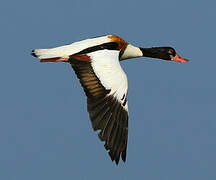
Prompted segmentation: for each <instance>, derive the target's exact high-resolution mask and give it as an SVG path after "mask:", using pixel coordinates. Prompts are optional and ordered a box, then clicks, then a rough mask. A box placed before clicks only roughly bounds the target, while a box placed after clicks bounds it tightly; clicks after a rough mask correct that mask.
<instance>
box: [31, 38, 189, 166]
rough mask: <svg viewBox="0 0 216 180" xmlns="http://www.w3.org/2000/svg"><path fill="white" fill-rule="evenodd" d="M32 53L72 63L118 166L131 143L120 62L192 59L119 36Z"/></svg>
mask: <svg viewBox="0 0 216 180" xmlns="http://www.w3.org/2000/svg"><path fill="white" fill-rule="evenodd" d="M31 54H32V55H33V56H35V57H37V58H39V59H40V62H67V63H70V64H71V66H72V68H73V70H74V71H75V73H76V75H77V77H78V78H79V81H80V83H81V85H82V87H83V90H84V91H85V94H86V96H87V110H88V113H89V117H90V120H91V124H92V127H93V129H94V131H97V130H99V133H98V137H99V138H100V140H101V141H104V142H105V144H104V147H105V149H106V150H107V151H108V153H109V155H110V157H111V160H112V161H115V162H116V164H117V165H118V163H119V159H120V157H121V159H122V160H123V161H124V162H125V161H126V152H127V142H128V100H127V99H128V98H127V96H128V81H127V76H126V74H125V72H124V71H123V69H122V68H121V65H120V63H119V62H120V61H122V60H125V59H131V58H136V57H151V58H157V59H162V60H167V61H175V62H181V63H184V62H188V60H187V59H184V58H182V57H180V56H179V54H177V53H176V51H175V49H174V48H172V47H152V48H141V47H136V46H133V45H132V44H129V43H128V42H126V41H125V40H124V39H122V38H121V37H119V36H117V35H106V36H100V37H95V38H91V39H86V40H82V41H78V42H74V43H71V44H69V45H64V46H59V47H55V48H49V49H34V50H32V53H31Z"/></svg>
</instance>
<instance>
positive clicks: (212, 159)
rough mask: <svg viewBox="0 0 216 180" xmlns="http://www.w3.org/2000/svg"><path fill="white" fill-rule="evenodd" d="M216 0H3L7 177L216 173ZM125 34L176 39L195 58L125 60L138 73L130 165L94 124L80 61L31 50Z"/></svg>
mask: <svg viewBox="0 0 216 180" xmlns="http://www.w3.org/2000/svg"><path fill="white" fill-rule="evenodd" d="M215 7H216V3H215V1H213V0H212V1H211V0H206V1H201V0H200V1H196V2H195V1H188V0H181V1H179V0H178V1H177V0H164V1H155V0H151V1H142V0H133V1H123V0H119V1H117V0H109V1H103V0H94V1H84V0H70V1H67V0H62V1H56V0H53V1H44V0H37V1H31V0H20V1H10V0H7V1H6V0H3V1H2V2H1V6H0V24H1V28H0V32H1V33H0V45H1V61H0V179H2V180H39V179H40V180H48V179H52V180H59V179H62V180H67V179H68V180H69V179H77V180H79V179H80V180H87V179H104V180H108V179H122V180H123V179H124V180H126V179H128V180H129V179H148V180H169V179H171V180H182V179H184V180H191V179H196V180H203V179H205V180H215V177H216V171H215V167H216V156H215V152H216V93H215V92H216V83H215V79H216V76H215V74H216V59H215V40H216V38H215V32H216V24H215V19H216V13H215ZM104 34H118V35H119V36H121V37H123V38H124V39H125V40H127V41H128V42H130V43H132V44H134V45H137V46H143V47H151V46H168V45H169V46H173V47H174V48H175V49H176V51H177V52H178V53H179V54H180V55H181V56H183V57H185V58H188V59H189V60H190V62H189V63H185V64H179V63H174V62H166V61H159V60H155V59H150V58H139V59H133V60H129V61H125V62H122V66H123V68H124V70H125V71H126V73H127V75H128V80H129V109H130V122H129V143H128V154H127V163H126V164H124V163H122V162H121V163H120V164H119V166H118V167H117V166H116V165H115V164H114V163H112V162H111V161H110V158H109V156H108V154H107V153H106V151H105V150H104V147H103V143H101V142H100V141H99V139H98V138H97V135H96V133H95V132H93V130H92V128H91V124H90V120H89V119H88V114H87V111H86V99H85V96H84V93H83V91H82V89H81V87H80V84H79V82H78V80H77V78H76V77H75V74H74V72H73V71H72V69H71V67H70V65H68V64H64V63H56V64H55V63H43V64H42V63H40V62H39V61H38V60H37V59H35V58H33V57H31V56H30V52H31V50H32V49H34V48H47V47H54V46H59V45H64V44H67V43H71V42H73V41H78V40H81V39H86V38H89V37H94V36H99V35H104Z"/></svg>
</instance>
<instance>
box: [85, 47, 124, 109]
mask: <svg viewBox="0 0 216 180" xmlns="http://www.w3.org/2000/svg"><path fill="white" fill-rule="evenodd" d="M87 55H88V56H90V57H91V65H92V68H93V70H94V72H95V74H96V76H97V77H98V79H99V80H100V81H101V84H102V85H103V86H104V88H105V89H107V90H111V91H110V93H109V94H110V95H112V96H114V97H116V98H117V99H118V101H119V102H121V104H122V105H123V107H124V108H125V109H126V110H127V111H128V104H127V102H126V104H124V101H125V98H127V90H128V81H127V76H126V74H125V72H124V71H123V69H122V68H121V65H120V63H119V51H117V50H100V51H97V52H92V53H89V54H87ZM123 99H124V100H123Z"/></svg>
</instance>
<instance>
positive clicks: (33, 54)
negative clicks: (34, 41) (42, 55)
mask: <svg viewBox="0 0 216 180" xmlns="http://www.w3.org/2000/svg"><path fill="white" fill-rule="evenodd" d="M31 55H32V56H34V57H37V56H36V54H35V50H34V49H33V50H32V52H31Z"/></svg>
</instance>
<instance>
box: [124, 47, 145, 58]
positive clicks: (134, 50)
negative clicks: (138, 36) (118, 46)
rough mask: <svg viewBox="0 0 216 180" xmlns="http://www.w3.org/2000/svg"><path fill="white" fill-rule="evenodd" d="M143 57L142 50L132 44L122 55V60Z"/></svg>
mask: <svg viewBox="0 0 216 180" xmlns="http://www.w3.org/2000/svg"><path fill="white" fill-rule="evenodd" d="M142 56H143V53H142V51H141V50H140V48H138V47H135V46H133V45H131V44H128V45H127V47H126V49H125V50H124V53H123V54H122V56H121V58H120V60H124V59H130V58H136V57H142Z"/></svg>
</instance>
